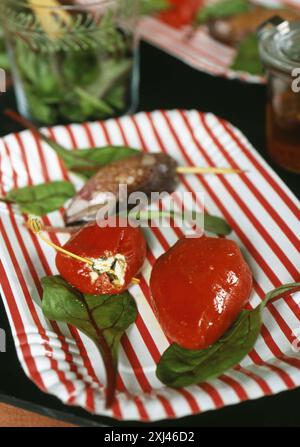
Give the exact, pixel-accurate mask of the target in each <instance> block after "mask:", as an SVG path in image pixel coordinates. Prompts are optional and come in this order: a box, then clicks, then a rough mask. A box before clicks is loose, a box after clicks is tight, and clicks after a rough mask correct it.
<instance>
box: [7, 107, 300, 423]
mask: <svg viewBox="0 0 300 447" xmlns="http://www.w3.org/2000/svg"><path fill="white" fill-rule="evenodd" d="M48 132H49V134H51V136H52V137H53V138H55V139H57V141H60V142H61V143H62V144H64V145H65V146H66V147H69V148H70V150H77V149H80V148H83V147H88V146H90V145H94V146H101V145H105V144H108V143H110V144H115V145H122V144H128V145H130V146H132V147H137V148H141V149H142V150H144V151H149V152H151V151H152V152H166V153H169V154H170V155H172V156H173V157H174V158H176V159H177V161H178V162H179V163H180V164H181V165H190V166H192V165H200V166H210V165H218V166H232V167H238V168H243V169H246V170H247V173H246V174H242V175H239V176H237V175H231V176H230V175H228V176H225V175H223V176H209V175H206V176H203V175H202V176H196V175H188V176H182V178H181V183H180V185H179V187H178V192H182V191H191V192H193V193H196V192H204V197H205V209H206V210H207V212H209V213H211V214H216V215H220V216H223V217H224V218H225V219H226V220H227V221H228V222H229V223H230V225H231V226H232V228H233V233H232V235H231V236H230V237H231V238H232V239H234V240H236V242H237V243H238V244H239V245H240V247H241V248H242V250H243V253H244V255H245V257H246V259H247V261H248V263H249V264H250V266H251V268H252V271H253V273H254V277H255V285H254V290H253V294H252V297H251V302H250V306H252V307H255V306H256V305H257V304H258V303H259V302H260V301H261V300H262V299H263V297H264V295H265V293H266V292H267V291H269V290H271V289H272V288H274V287H277V286H278V285H279V284H281V283H287V282H291V281H294V280H299V276H300V275H299V273H298V272H299V265H300V256H299V248H300V244H299V234H300V225H299V217H300V211H299V203H298V201H297V200H296V198H295V197H294V196H293V194H292V193H291V192H290V191H289V190H288V189H287V187H286V186H285V185H284V184H283V183H282V182H281V180H280V179H279V178H278V177H277V176H276V174H275V173H274V172H273V171H272V170H271V169H270V167H269V166H268V165H267V164H266V162H265V161H264V160H263V159H262V158H261V157H260V156H259V155H258V154H257V152H256V151H255V149H254V148H253V147H252V146H251V145H250V143H249V142H248V141H247V140H246V138H245V137H244V136H243V135H242V134H241V133H240V131H239V130H238V129H236V128H234V127H233V126H232V125H230V124H229V123H227V122H225V121H224V120H221V119H219V118H217V117H216V116H214V115H212V114H202V113H199V112H197V111H184V110H173V111H156V112H153V113H139V114H137V115H135V116H133V117H128V116H127V117H123V118H119V119H110V120H108V121H106V122H95V123H90V124H84V125H71V126H67V127H63V126H58V127H54V128H52V129H49V130H48ZM66 178H68V176H67V173H66V172H65V170H64V169H63V168H62V165H61V162H60V161H59V159H58V158H57V156H56V154H55V153H54V152H53V151H52V149H50V148H49V147H48V146H47V145H46V144H44V143H40V142H39V141H37V140H36V138H34V136H33V135H32V134H31V133H30V132H29V131H24V132H22V133H20V134H16V135H14V134H12V135H8V136H7V137H5V138H2V139H0V186H1V191H0V193H1V194H3V195H4V194H5V193H6V192H7V191H8V190H10V189H11V188H13V187H16V186H25V185H29V184H37V183H41V182H45V181H49V180H57V179H66ZM71 178H72V180H74V182H75V184H76V186H77V187H78V188H79V187H80V186H81V181H80V180H79V179H78V178H77V177H76V176H73V175H72V176H71ZM180 205H181V202H180V196H179V194H177V195H176V206H180ZM153 206H154V207H155V206H156V205H153ZM162 207H164V203H162ZM62 216H63V213H62V210H59V211H57V212H54V213H51V214H50V215H49V216H47V218H46V219H45V223H47V224H52V225H57V226H60V225H62V224H63V218H62ZM24 222H25V216H22V215H20V214H18V213H15V212H14V210H13V209H12V207H11V206H8V205H6V204H4V203H1V204H0V230H1V232H0V256H1V262H0V278H1V279H0V282H1V292H2V297H3V300H4V304H5V308H6V311H7V314H8V317H9V321H10V324H11V327H12V331H13V335H14V339H15V344H16V348H17V353H18V357H19V360H20V363H21V364H22V366H23V368H24V371H25V372H26V374H27V375H28V377H30V379H31V380H33V381H34V382H35V384H36V385H37V386H38V387H39V388H40V389H42V390H43V391H46V392H48V393H51V394H53V395H55V396H57V397H58V398H60V399H61V400H62V401H63V402H64V403H66V404H69V405H79V406H81V407H83V408H85V409H86V410H88V411H90V412H92V413H96V414H102V415H106V416H111V417H114V418H116V419H128V420H140V421H154V420H158V419H164V418H176V417H182V416H186V415H190V414H195V413H199V412H203V411H207V410H211V409H217V408H220V407H222V406H224V405H230V404H233V403H238V402H241V401H244V400H246V399H255V398H258V397H261V396H265V395H270V394H274V393H278V392H280V391H283V390H286V389H290V388H293V387H296V386H299V385H300V374H299V369H300V359H299V352H296V350H295V349H294V347H295V346H297V343H294V342H295V340H296V338H295V337H296V336H295V334H296V335H297V330H298V329H297V328H299V319H300V309H299V303H300V294H299V293H298V294H294V295H293V296H292V297H288V298H287V299H285V300H278V301H276V302H274V303H272V304H270V305H269V306H267V308H266V309H265V311H264V324H263V328H262V332H261V335H260V337H259V339H258V341H257V343H256V345H255V349H253V351H252V352H251V353H249V355H248V356H247V357H246V358H245V359H244V360H243V361H242V362H241V364H240V365H237V367H236V368H234V369H233V370H231V371H227V372H226V373H225V374H223V375H222V376H221V377H219V378H218V379H215V380H211V381H209V382H207V383H202V384H200V385H198V386H196V385H195V386H190V387H187V388H185V389H178V390H175V389H169V388H167V387H165V386H163V384H162V383H160V382H159V380H158V379H157V378H156V375H155V368H156V363H157V362H158V360H159V358H160V355H161V353H162V352H163V351H164V350H165V349H166V347H167V346H168V344H169V342H168V340H167V339H166V337H165V336H164V334H163V332H162V330H161V328H160V326H159V324H158V322H157V320H156V318H155V316H154V314H153V311H152V309H151V306H150V300H149V287H148V283H149V276H150V273H151V267H152V265H153V263H154V262H155V259H156V258H157V257H158V256H160V254H162V253H163V252H164V251H165V250H166V249H167V248H168V247H169V246H171V245H173V244H174V242H175V241H176V240H177V239H178V237H180V236H181V234H182V233H181V231H180V230H179V229H178V228H152V229H146V230H145V231H146V232H147V236H148V240H149V241H150V247H149V252H148V256H147V259H146V262H145V265H144V268H143V271H142V280H141V283H140V285H134V286H133V287H132V288H131V293H132V294H133V296H134V297H135V299H136V302H137V304H138V309H139V316H138V319H137V321H136V323H135V324H134V325H133V326H132V327H131V328H130V329H129V330H128V331H127V334H126V336H125V337H124V339H123V342H122V345H121V347H120V362H119V377H118V381H117V384H118V392H117V399H116V402H115V404H114V406H113V408H112V409H111V410H106V409H105V408H104V396H103V383H105V374H104V370H103V365H102V361H101V358H100V356H99V353H98V351H97V349H96V348H95V346H94V345H93V343H92V342H91V341H90V340H89V339H88V338H87V337H85V336H84V335H82V334H80V333H78V331H76V330H75V329H74V328H72V327H68V326H67V325H64V324H53V323H51V322H49V321H47V320H46V319H45V318H44V316H43V313H42V311H41V307H40V300H41V287H40V284H39V278H41V277H42V276H44V275H48V274H52V273H56V270H55V263H54V252H53V251H52V249H51V248H49V247H48V246H45V245H44V244H43V242H40V241H39V240H38V239H36V238H35V237H34V236H33V235H31V234H29V232H28V231H27V230H26V228H25V227H24ZM52 237H53V239H54V241H56V242H58V243H63V242H64V241H65V240H66V235H57V236H53V235H52ZM298 336H299V332H298Z"/></svg>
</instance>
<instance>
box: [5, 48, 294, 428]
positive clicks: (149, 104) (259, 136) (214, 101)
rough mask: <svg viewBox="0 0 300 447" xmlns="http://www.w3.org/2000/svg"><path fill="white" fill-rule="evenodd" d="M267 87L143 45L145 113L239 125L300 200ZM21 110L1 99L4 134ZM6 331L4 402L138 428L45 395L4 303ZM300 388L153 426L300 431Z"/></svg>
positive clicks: (9, 99) (80, 419)
mask: <svg viewBox="0 0 300 447" xmlns="http://www.w3.org/2000/svg"><path fill="white" fill-rule="evenodd" d="M265 90H266V89H265V86H263V85H255V84H245V83H241V82H239V81H229V80H225V79H221V78H215V77H212V76H210V75H207V74H204V73H200V72H198V71H196V70H193V69H192V68H190V67H188V66H187V65H185V64H183V63H181V62H180V61H178V60H177V59H175V58H173V57H171V56H169V55H167V54H166V53H163V52H161V51H159V50H158V49H156V48H153V47H151V46H150V45H148V44H145V43H143V44H142V46H141V86H140V106H139V109H140V110H154V109H161V108H164V109H172V108H186V109H191V108H196V109H198V110H201V111H209V112H213V113H215V114H217V115H219V116H221V117H223V118H225V119H227V120H229V121H231V123H233V124H234V125H236V126H237V127H238V128H239V129H241V130H242V131H243V132H244V134H245V135H246V136H247V137H248V139H249V140H250V141H251V143H252V144H253V145H254V147H255V148H256V149H257V150H258V151H259V152H260V153H261V154H262V155H263V156H264V157H265V158H266V160H267V161H268V162H269V163H270V165H271V166H272V167H273V169H274V170H275V171H276V172H277V173H278V175H279V176H280V177H281V178H282V180H283V181H284V182H285V183H286V184H287V185H288V187H289V188H290V189H291V190H292V191H293V192H294V194H295V195H297V197H299V196H300V177H299V176H298V175H296V174H290V173H287V172H285V171H283V170H281V169H279V168H277V167H276V166H275V165H274V164H273V163H272V162H271V160H269V158H268V156H267V155H266V153H265V113H264V109H265V95H266V91H265ZM7 107H10V108H12V107H15V102H14V96H13V92H12V91H11V90H9V91H8V92H7V93H5V94H3V95H1V96H0V135H5V134H7V133H9V132H12V131H16V130H20V128H18V127H17V126H15V125H14V124H12V123H11V122H9V121H8V120H7V119H6V118H5V117H4V116H3V115H2V110H4V109H5V108H7ZM0 328H3V329H4V330H5V331H6V334H7V349H6V352H5V353H0V401H3V402H8V403H11V404H14V405H16V406H19V407H22V408H26V409H30V410H32V411H36V412H39V413H41V414H45V415H47V416H51V417H55V418H59V419H64V420H67V421H70V422H74V423H77V424H80V425H84V426H94V425H95V426H103V425H105V426H115V427H118V426H138V425H145V424H139V423H135V422H126V423H125V422H118V421H114V420H112V419H109V418H104V417H98V416H92V415H90V414H89V413H87V412H85V411H84V410H82V409H80V408H77V407H68V406H66V405H64V404H62V403H61V402H60V401H59V400H58V399H57V398H55V397H53V396H50V395H48V394H44V393H42V392H41V391H39V389H38V388H37V387H36V386H35V385H34V384H33V383H32V382H31V381H30V380H28V379H27V377H26V376H25V374H24V372H23V370H22V368H21V366H20V364H19V362H18V360H17V355H16V351H15V347H14V342H13V339H12V336H11V331H10V328H9V324H8V320H7V317H6V314H5V310H4V307H3V304H2V301H1V300H0ZM299 401H300V388H298V389H295V390H292V391H288V392H283V393H280V394H278V395H276V396H271V397H265V398H262V399H258V400H254V401H248V402H245V403H242V404H239V405H233V406H229V407H226V408H223V409H220V410H217V411H209V412H206V413H203V414H200V415H197V416H190V417H186V418H183V419H179V420H178V419H177V420H175V421H160V422H157V423H151V427H153V426H174V427H175V426H176V427H179V426H181V427H185V426H190V427H191V426H199V427H200V426H300V413H299Z"/></svg>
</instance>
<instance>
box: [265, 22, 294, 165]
mask: <svg viewBox="0 0 300 447" xmlns="http://www.w3.org/2000/svg"><path fill="white" fill-rule="evenodd" d="M259 34H260V40H259V52H260V57H261V60H262V62H263V64H264V66H265V68H266V72H267V82H268V102H267V150H268V152H269V154H270V156H271V158H272V159H273V160H274V161H275V162H276V163H277V164H278V165H279V166H281V167H282V168H284V169H286V170H288V171H292V172H296V173H300V22H292V23H291V22H288V21H282V20H281V19H280V18H279V17H274V18H273V19H271V20H270V21H269V22H267V23H266V24H264V26H263V27H262V28H261V30H260V32H259Z"/></svg>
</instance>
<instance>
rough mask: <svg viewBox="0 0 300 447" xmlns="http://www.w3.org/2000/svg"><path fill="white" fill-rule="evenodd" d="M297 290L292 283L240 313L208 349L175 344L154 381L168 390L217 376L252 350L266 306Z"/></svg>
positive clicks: (163, 356) (165, 355)
mask: <svg viewBox="0 0 300 447" xmlns="http://www.w3.org/2000/svg"><path fill="white" fill-rule="evenodd" d="M298 290H300V283H292V284H286V285H282V286H280V287H278V288H277V289H275V290H273V291H271V292H269V293H268V294H267V295H266V297H265V299H264V301H263V302H262V303H261V304H260V305H259V306H257V307H256V308H255V309H254V310H243V311H242V312H241V314H240V316H239V317H238V319H237V320H236V322H235V323H234V324H233V326H232V327H231V328H230V329H229V330H228V331H227V332H226V333H225V334H224V335H223V336H222V337H221V338H220V339H219V340H218V341H217V342H216V343H214V344H213V345H211V346H209V347H208V348H207V349H201V350H191V349H185V348H182V347H181V346H179V345H177V344H176V343H174V344H172V345H170V346H169V348H168V349H167V350H166V351H165V352H164V354H163V355H162V357H161V359H160V361H159V363H158V365H157V371H156V373H157V377H158V378H159V380H161V381H162V382H163V383H164V384H166V385H168V386H172V387H183V386H188V385H193V384H198V383H201V382H204V381H206V380H210V379H213V378H216V377H218V376H220V375H221V374H223V373H224V372H225V371H227V370H228V369H230V368H232V367H234V366H235V365H236V364H238V363H239V362H240V361H241V360H243V358H244V357H245V356H246V355H247V354H248V353H249V352H250V351H251V350H252V349H253V347H254V345H255V342H256V340H257V338H258V336H259V333H260V330H261V325H262V311H263V309H264V307H265V306H266V305H267V303H268V302H269V301H270V300H272V299H275V298H277V299H278V298H280V297H285V296H286V295H288V294H290V293H294V292H296V291H298Z"/></svg>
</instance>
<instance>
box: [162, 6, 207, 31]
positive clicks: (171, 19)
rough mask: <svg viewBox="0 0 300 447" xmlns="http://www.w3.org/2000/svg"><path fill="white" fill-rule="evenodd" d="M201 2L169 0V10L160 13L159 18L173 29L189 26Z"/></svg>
mask: <svg viewBox="0 0 300 447" xmlns="http://www.w3.org/2000/svg"><path fill="white" fill-rule="evenodd" d="M202 2H203V0H169V3H170V9H167V10H165V11H162V12H161V13H160V14H159V18H160V19H161V20H162V21H163V22H165V23H168V24H169V25H171V26H173V27H175V28H180V27H181V26H184V25H190V24H191V23H192V22H193V20H194V18H195V16H196V13H197V11H198V10H199V7H200V6H201V4H202Z"/></svg>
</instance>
